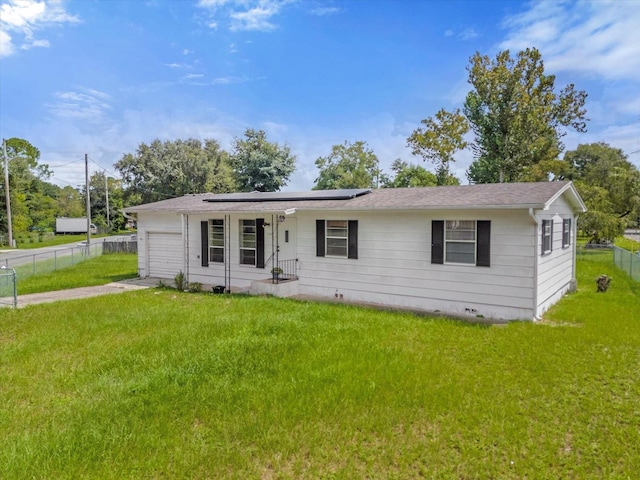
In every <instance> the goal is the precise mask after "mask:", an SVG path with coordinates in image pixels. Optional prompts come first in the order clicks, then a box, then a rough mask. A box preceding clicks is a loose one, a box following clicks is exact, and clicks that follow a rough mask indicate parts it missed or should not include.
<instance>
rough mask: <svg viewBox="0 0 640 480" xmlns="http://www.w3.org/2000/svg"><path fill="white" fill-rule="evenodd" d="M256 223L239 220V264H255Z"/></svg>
mask: <svg viewBox="0 0 640 480" xmlns="http://www.w3.org/2000/svg"><path fill="white" fill-rule="evenodd" d="M256 240H257V236H256V221H255V220H240V264H241V265H255V264H256V245H257V242H256Z"/></svg>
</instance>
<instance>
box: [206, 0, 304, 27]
mask: <svg viewBox="0 0 640 480" xmlns="http://www.w3.org/2000/svg"><path fill="white" fill-rule="evenodd" d="M292 1H295V0H200V2H199V3H198V6H199V7H202V8H205V9H207V10H209V12H210V14H211V16H212V18H211V19H210V20H209V21H208V22H207V26H208V27H210V28H214V29H216V28H218V27H219V26H220V23H221V22H223V21H224V23H225V25H227V26H228V28H229V29H230V30H232V31H242V30H251V31H261V32H268V31H271V30H274V29H276V28H277V25H276V24H275V23H274V22H273V20H272V19H273V17H275V16H276V15H277V14H278V13H280V10H281V9H282V7H283V6H284V5H286V4H288V3H291V2H292Z"/></svg>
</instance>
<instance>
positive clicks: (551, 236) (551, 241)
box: [549, 220, 553, 252]
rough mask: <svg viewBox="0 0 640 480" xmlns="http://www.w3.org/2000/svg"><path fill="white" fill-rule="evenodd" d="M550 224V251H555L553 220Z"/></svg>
mask: <svg viewBox="0 0 640 480" xmlns="http://www.w3.org/2000/svg"><path fill="white" fill-rule="evenodd" d="M549 224H550V225H551V229H550V232H551V233H550V235H549V251H550V252H552V251H553V220H549Z"/></svg>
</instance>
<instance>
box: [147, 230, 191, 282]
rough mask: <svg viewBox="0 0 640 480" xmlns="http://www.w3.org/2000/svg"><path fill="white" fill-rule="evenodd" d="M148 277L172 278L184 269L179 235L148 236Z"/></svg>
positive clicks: (151, 234) (161, 234)
mask: <svg viewBox="0 0 640 480" xmlns="http://www.w3.org/2000/svg"><path fill="white" fill-rule="evenodd" d="M148 238H149V276H150V277H158V278H174V277H175V276H176V274H177V273H178V272H180V271H181V270H183V269H184V266H183V262H182V255H183V248H182V236H181V235H180V234H179V233H150V234H149V237H148Z"/></svg>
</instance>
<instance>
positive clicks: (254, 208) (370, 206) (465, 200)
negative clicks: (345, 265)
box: [125, 182, 584, 213]
mask: <svg viewBox="0 0 640 480" xmlns="http://www.w3.org/2000/svg"><path fill="white" fill-rule="evenodd" d="M564 193H567V194H568V195H569V201H570V202H571V203H573V205H574V207H575V208H576V209H577V210H578V211H584V204H583V203H582V200H581V199H580V197H579V196H578V194H577V192H576V190H575V188H574V187H573V185H572V184H571V182H538V183H492V184H482V185H457V186H444V187H422V188H384V189H378V190H372V191H371V192H370V193H366V194H363V195H360V196H357V197H354V198H348V199H320V200H317V199H313V198H309V197H310V195H309V192H301V193H286V194H285V195H282V194H280V195H279V196H276V197H275V198H277V199H276V200H269V199H267V198H266V197H267V196H269V194H268V193H258V192H254V193H251V194H245V196H247V199H246V200H242V201H238V198H239V197H237V198H236V199H234V201H224V195H227V196H228V195H229V194H222V195H215V194H210V193H209V194H196V195H185V196H183V197H179V198H173V199H170V200H162V201H160V202H155V203H148V204H145V205H138V206H135V207H129V208H126V209H125V210H126V211H127V212H129V213H136V212H175V213H200V212H202V213H204V212H282V211H284V210H287V209H291V208H295V209H296V210H406V209H411V210H435V209H494V208H498V209H505V208H508V209H512V208H544V207H545V206H546V205H548V204H549V203H550V202H551V201H553V200H554V199H555V198H556V197H557V196H559V195H561V194H564ZM260 196H264V197H265V198H260V199H259V200H256V201H252V199H251V197H260ZM227 198H228V197H227ZM283 198H286V199H283ZM207 200H208V201H207ZM211 200H214V201H213V202H211Z"/></svg>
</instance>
